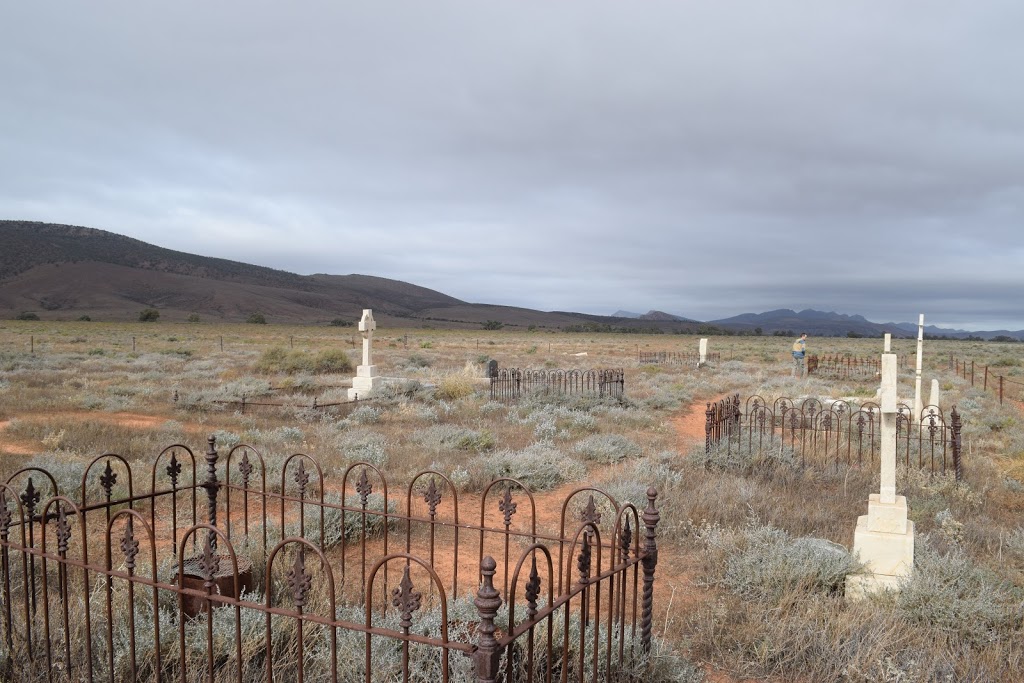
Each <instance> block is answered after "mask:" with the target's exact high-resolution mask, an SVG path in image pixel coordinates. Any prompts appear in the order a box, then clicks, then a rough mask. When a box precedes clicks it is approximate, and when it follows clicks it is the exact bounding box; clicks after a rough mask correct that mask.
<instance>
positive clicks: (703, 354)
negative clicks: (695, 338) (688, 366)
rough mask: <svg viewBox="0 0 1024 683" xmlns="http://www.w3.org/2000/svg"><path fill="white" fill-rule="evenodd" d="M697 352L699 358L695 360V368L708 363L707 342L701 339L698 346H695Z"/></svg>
mask: <svg viewBox="0 0 1024 683" xmlns="http://www.w3.org/2000/svg"><path fill="white" fill-rule="evenodd" d="M697 350H698V352H699V354H700V356H699V357H698V359H697V367H698V368H699V367H700V366H702V365H704V364H705V363H707V362H708V340H707V339H701V340H700V344H699V345H698V346H697Z"/></svg>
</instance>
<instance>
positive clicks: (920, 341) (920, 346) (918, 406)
mask: <svg viewBox="0 0 1024 683" xmlns="http://www.w3.org/2000/svg"><path fill="white" fill-rule="evenodd" d="M923 351H924V313H921V314H920V316H919V317H918V319H917V375H916V377H915V379H914V424H918V423H920V422H921V413H922V412H923V411H924V405H923V404H922V403H921V401H922V398H921V359H922V352H923Z"/></svg>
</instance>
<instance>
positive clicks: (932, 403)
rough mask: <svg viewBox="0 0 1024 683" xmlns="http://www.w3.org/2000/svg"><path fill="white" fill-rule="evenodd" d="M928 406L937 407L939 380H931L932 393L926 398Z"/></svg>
mask: <svg viewBox="0 0 1024 683" xmlns="http://www.w3.org/2000/svg"><path fill="white" fill-rule="evenodd" d="M928 405H930V406H935V407H936V408H938V407H939V380H937V379H933V380H932V393H931V395H930V396H929V397H928Z"/></svg>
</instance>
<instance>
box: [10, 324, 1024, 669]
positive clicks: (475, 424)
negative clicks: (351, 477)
mask: <svg viewBox="0 0 1024 683" xmlns="http://www.w3.org/2000/svg"><path fill="white" fill-rule="evenodd" d="M32 338H34V339H32ZM133 338H134V350H133ZM221 339H223V350H222V348H221ZM375 339H376V345H375V360H376V362H377V364H378V365H379V366H380V368H381V372H382V374H384V375H387V376H400V377H405V378H408V380H409V382H408V383H406V384H403V385H402V386H401V387H399V388H396V389H394V390H390V391H388V392H382V395H381V396H379V397H378V398H377V400H376V401H374V402H372V403H368V404H366V405H364V406H361V407H359V408H358V410H356V411H355V412H352V413H351V414H347V411H346V412H345V414H343V413H342V412H340V411H338V412H332V411H331V410H326V411H321V410H318V411H309V410H305V411H303V410H289V409H264V410H260V411H259V412H252V413H247V414H245V415H241V414H239V413H236V412H234V411H233V410H231V409H226V408H224V407H222V406H221V404H217V403H215V401H216V400H235V399H237V398H238V397H240V396H241V395H242V394H245V395H246V396H248V397H250V398H252V397H257V396H263V397H272V398H273V399H275V400H277V399H284V400H289V399H292V398H294V399H296V402H302V403H309V402H310V400H311V399H312V397H317V398H318V399H321V398H322V399H324V400H322V401H321V403H326V402H328V400H327V399H330V398H337V397H340V396H343V395H344V390H345V384H346V382H345V380H346V376H345V375H344V374H333V373H329V372H321V371H320V370H321V369H322V368H320V369H318V368H317V366H316V365H315V364H312V365H309V364H307V365H303V364H301V363H300V364H298V366H297V367H294V368H292V367H290V366H288V365H287V364H286V365H282V366H281V367H278V368H275V367H266V368H265V370H266V371H267V372H265V373H263V374H259V373H258V372H257V368H258V366H259V364H260V360H261V358H263V357H265V354H266V353H267V352H268V350H274V349H277V350H276V351H271V355H275V356H276V357H282V356H283V358H284V359H285V360H287V359H288V358H290V357H296V358H297V357H299V356H301V357H303V358H306V359H315V358H317V357H325V358H332V357H333V358H335V359H337V358H339V357H340V356H341V355H347V356H349V357H356V358H357V356H355V355H354V354H355V353H357V352H358V348H357V345H356V342H357V335H355V334H354V333H353V332H352V331H351V330H340V329H337V328H308V327H282V326H274V325H267V326H262V325H258V326H256V325H205V324H199V325H185V324H164V323H151V324H146V325H142V324H135V325H132V324H125V325H114V324H105V323H50V322H17V323H15V322H3V323H0V349H2V350H0V421H11V422H10V423H9V424H7V425H6V427H3V428H2V431H0V456H2V458H0V470H2V473H10V472H12V471H13V470H14V469H16V468H18V467H21V466H23V465H24V464H26V463H28V462H30V461H32V460H33V459H34V458H36V457H37V456H38V457H39V460H37V462H44V461H45V462H47V463H49V466H52V467H58V468H60V469H61V472H62V478H61V480H62V481H67V482H75V481H76V478H75V477H76V475H77V476H78V477H80V474H81V463H83V462H85V461H86V460H87V459H88V458H90V457H92V456H95V455H98V454H99V453H100V452H103V451H113V452H117V453H120V454H122V455H124V456H125V457H126V458H128V459H129V460H130V461H131V462H133V463H134V462H139V463H148V462H149V461H151V459H152V457H153V456H154V455H155V453H156V452H157V450H158V449H159V448H160V447H162V446H164V445H167V444H169V443H171V442H172V441H182V442H185V443H187V444H190V445H192V446H193V448H195V449H197V450H198V449H200V448H202V445H203V440H204V438H205V436H206V435H208V434H211V433H217V434H218V435H219V436H220V441H221V443H225V444H226V443H230V442H232V441H238V440H241V441H245V442H249V443H253V444H254V445H256V446H257V447H259V448H260V449H261V450H262V451H263V453H264V455H265V456H266V457H268V460H269V461H270V462H271V463H279V462H281V461H282V460H283V458H284V457H286V456H287V455H288V454H290V453H293V452H296V451H301V452H305V453H308V454H310V455H312V456H313V457H315V458H317V459H318V460H319V461H320V462H321V463H322V464H323V466H324V467H325V469H327V470H328V471H331V470H334V471H337V469H338V468H341V467H344V466H345V465H347V464H348V463H351V462H354V461H356V460H370V461H371V462H375V463H378V464H380V465H381V466H383V467H385V468H386V470H387V472H388V474H389V478H390V479H391V480H392V481H394V482H396V483H404V482H405V481H407V480H408V477H409V476H410V475H411V474H412V473H414V472H417V471H419V470H421V469H426V468H431V467H432V468H434V469H438V470H440V471H442V472H444V473H445V474H446V475H448V476H450V477H451V478H452V479H453V481H455V482H456V484H457V485H458V486H459V487H460V488H461V489H463V490H466V491H473V490H476V489H479V487H480V486H481V485H482V483H483V482H485V481H487V480H488V479H489V478H490V477H491V476H493V475H494V474H497V473H511V472H513V471H516V472H517V473H518V474H519V475H520V476H527V477H533V478H534V479H533V482H534V484H535V485H536V486H537V487H538V488H539V489H543V488H550V487H553V486H558V485H560V484H562V483H563V482H567V481H571V482H578V483H595V484H598V485H602V486H605V487H606V488H607V489H608V490H610V491H612V492H613V494H614V495H615V496H616V497H617V498H619V499H620V500H630V501H632V502H634V503H635V504H637V505H639V506H642V505H645V504H646V499H645V496H644V493H645V491H646V488H647V486H649V485H650V484H654V485H656V486H657V487H658V489H659V492H660V494H661V495H660V499H659V507H660V509H661V514H662V521H661V523H660V526H659V543H660V547H661V553H660V558H661V559H660V564H659V572H661V573H662V574H663V575H664V576H665V577H667V578H668V577H671V580H672V581H679V580H682V581H685V582H689V583H690V584H692V585H695V586H696V588H695V590H693V591H691V596H690V597H689V598H688V602H687V604H686V605H685V608H683V609H678V605H676V608H674V609H673V611H672V612H671V613H662V614H661V615H660V617H659V622H658V623H659V626H660V627H661V629H664V630H665V635H666V637H667V638H668V640H669V642H670V643H671V644H673V645H674V646H675V648H676V649H677V650H678V651H681V652H683V653H685V654H687V656H689V657H691V658H693V659H696V660H699V661H702V662H707V663H711V664H713V665H714V666H716V667H718V668H720V669H723V670H726V671H729V672H731V673H732V674H733V675H735V676H746V677H755V678H758V679H768V678H770V677H775V678H776V679H778V680H813V681H862V680H863V681H868V680H878V681H944V680H1015V679H1021V678H1024V672H1022V669H1021V666H1022V664H1021V661H1020V652H1019V648H1018V647H1016V646H1015V645H1014V643H1015V642H1019V638H1020V635H1021V633H1020V630H1021V615H1020V613H1019V611H1017V612H1015V611H1014V610H1013V609H1012V607H1013V605H1018V606H1019V604H1020V602H1021V600H1022V599H1024V598H1022V597H1021V595H1020V590H1021V587H1022V586H1024V569H1022V568H1024V564H1022V562H1024V527H1022V524H1021V521H1020V520H1021V518H1020V514H1021V512H1022V511H1024V416H1022V414H1021V412H1020V411H1019V410H1018V408H1017V407H1016V406H1013V405H1010V404H1009V403H1008V404H1006V405H1004V406H1002V407H1000V406H999V405H998V404H997V402H996V401H995V399H994V396H993V393H992V392H991V391H988V392H985V391H983V390H982V388H981V386H980V385H981V382H982V381H983V379H982V377H981V376H980V375H978V376H976V377H975V386H974V387H972V386H971V383H970V380H969V379H968V380H964V379H963V378H958V377H954V376H952V374H951V373H949V372H948V370H947V367H946V366H947V360H948V356H949V354H950V353H953V354H955V355H956V356H957V357H960V358H969V359H974V360H975V361H976V363H977V366H981V365H983V364H998V365H997V367H999V368H1000V370H1001V371H1003V372H1004V373H1006V374H1012V373H1021V372H1024V370H1022V367H1024V345H1014V344H992V343H976V342H928V343H927V345H926V352H927V354H928V355H927V357H926V363H925V373H924V374H925V378H926V384H927V380H929V379H930V378H931V377H936V378H938V379H939V380H940V382H941V383H942V384H943V387H944V389H943V392H944V393H943V403H944V404H946V405H949V404H950V403H954V402H955V403H956V404H957V405H958V406H959V408H960V411H961V413H962V415H963V418H964V424H965V427H964V449H965V453H966V459H965V462H966V483H965V484H959V485H958V484H956V482H954V481H951V480H950V479H948V478H942V477H926V476H921V475H920V474H919V473H917V472H914V471H910V472H902V471H901V473H900V477H901V479H900V484H899V485H900V489H901V491H902V492H904V493H906V495H907V496H908V500H909V502H910V508H911V517H912V519H913V520H914V521H915V523H916V525H917V528H918V531H919V532H920V533H921V534H922V535H926V536H927V538H928V541H927V543H928V547H929V548H930V550H929V551H928V552H930V553H932V555H929V556H927V557H937V558H940V560H941V561H935V562H931V563H930V564H929V562H930V561H929V560H928V559H924V558H926V556H925V555H924V554H922V555H921V556H920V557H921V558H922V560H921V565H920V567H919V569H920V572H919V575H920V577H921V583H920V584H919V585H915V586H914V588H913V590H912V591H909V592H908V594H913V595H919V594H923V595H926V596H934V601H935V605H934V607H935V609H932V610H930V611H929V610H927V609H921V608H920V606H918V607H913V606H911V605H908V604H901V603H899V602H897V601H895V600H890V601H886V600H877V601H869V602H867V603H862V604H857V605H851V604H847V603H846V602H845V601H843V600H842V599H841V598H840V597H839V595H838V594H837V591H836V587H835V583H834V582H833V583H830V584H829V586H830V588H828V589H821V588H820V585H819V584H815V583H814V582H811V583H808V582H806V581H805V580H803V579H799V580H788V582H787V581H782V582H780V583H778V584H773V585H774V587H773V588H771V589H769V588H768V587H766V586H764V585H759V584H756V583H750V582H747V583H741V582H738V579H737V578H736V572H737V571H738V569H736V568H737V567H740V566H745V565H743V562H742V561H741V560H744V559H746V560H749V559H750V556H749V555H744V553H745V552H746V549H747V548H749V547H751V542H752V541H751V538H752V537H745V536H744V534H749V533H751V532H752V530H756V529H757V528H760V527H757V526H754V527H752V526H751V524H752V522H751V520H757V521H756V525H761V526H762V527H764V528H767V527H768V526H770V528H771V529H774V530H775V532H773V533H775V534H776V535H777V536H778V538H781V539H782V540H780V541H779V543H777V544H776V545H774V546H773V545H771V544H766V545H764V550H763V551H762V555H764V556H766V557H769V556H773V554H781V555H782V556H783V557H785V556H786V555H787V553H788V554H789V555H790V556H792V555H793V546H792V545H787V543H790V544H791V543H792V542H795V541H796V539H801V538H805V537H811V538H817V539H824V540H826V541H830V542H834V543H838V544H840V545H843V546H846V547H850V546H851V545H852V541H853V529H854V525H855V522H856V518H857V516H859V515H861V514H864V511H865V510H866V499H867V495H868V493H869V492H871V491H872V490H876V489H877V486H878V481H877V475H875V474H874V473H872V472H865V471H861V470H856V469H843V470H840V471H835V470H829V471H819V470H813V469H807V470H801V469H799V468H797V467H795V466H793V464H792V463H787V462H781V461H780V462H773V463H772V464H771V466H770V467H765V466H761V465H757V466H754V465H752V464H750V463H743V464H742V466H736V467H732V466H716V467H711V468H707V467H705V466H704V463H702V462H700V460H699V458H698V459H696V460H694V459H690V458H688V457H686V455H687V452H688V451H689V450H690V446H691V444H689V443H684V442H680V440H679V439H678V437H677V435H676V433H675V431H674V429H673V427H672V424H671V419H672V418H673V417H674V416H677V415H678V414H680V412H681V411H684V410H686V409H687V407H688V406H689V405H691V404H693V403H697V404H699V405H703V403H704V402H705V401H708V400H712V399H714V398H717V397H719V396H721V395H723V394H725V393H733V392H738V393H740V395H741V396H742V397H744V398H745V397H747V396H749V395H752V394H754V393H757V394H759V395H761V396H763V397H765V398H766V399H767V400H768V401H769V402H770V401H772V400H774V399H775V398H777V397H780V396H789V397H803V396H817V397H819V398H826V397H829V398H841V397H861V398H864V397H867V396H870V395H872V394H873V393H874V387H871V386H868V385H866V384H858V383H842V384H832V383H827V382H823V381H819V380H816V379H810V380H794V379H792V378H791V377H790V376H789V363H788V358H787V356H788V343H787V340H785V339H778V338H754V337H743V338H738V337H733V338H712V339H711V350H713V351H718V352H721V354H722V361H721V362H719V363H717V364H715V365H713V366H710V367H706V368H703V369H701V370H700V371H699V372H698V371H695V370H693V369H692V368H686V367H682V366H676V367H674V366H671V365H665V366H642V367H641V366H638V364H637V363H636V360H635V359H636V352H637V350H676V351H679V350H682V351H686V350H695V349H696V347H697V339H696V338H694V337H677V336H669V335H650V336H632V335H629V336H618V335H600V334H580V335H568V334H550V333H507V334H506V333H503V332H488V333H486V334H483V333H481V334H478V335H476V334H473V333H471V332H453V331H434V330H379V331H378V335H377V337H376V338H375ZM811 342H812V345H811V349H812V350H814V351H817V352H821V353H824V352H827V353H852V354H854V355H857V356H865V355H869V354H873V353H877V352H878V350H879V347H880V343H879V342H878V341H877V340H863V339H812V340H811ZM30 344H34V347H35V355H31V354H30V353H29V351H30ZM894 346H895V350H896V352H897V353H900V354H912V352H913V347H914V343H913V342H912V341H907V340H897V341H896V342H894ZM339 352H343V353H342V354H339ZM581 352H586V353H587V355H586V356H585V357H584V356H576V355H575V354H578V353H581ZM491 358H494V359H496V360H498V361H499V363H500V364H501V365H502V366H507V367H522V368H527V367H530V368H543V367H548V368H554V367H557V368H571V367H585V368H591V367H623V368H625V370H626V373H627V375H626V400H625V401H624V402H623V403H621V404H619V403H614V402H607V401H599V400H576V399H564V398H556V399H547V400H545V399H535V400H530V401H524V402H522V403H520V404H517V405H504V404H497V403H492V402H490V401H489V400H488V398H487V395H486V392H485V387H486V383H483V382H481V381H480V378H482V376H483V364H484V362H485V361H486V360H488V359H491ZM910 366H911V367H912V363H911V364H910ZM1014 376H1016V375H1014ZM900 383H901V387H900V394H901V396H908V395H912V387H913V374H912V372H909V371H904V372H903V373H901V376H900ZM175 392H177V393H178V396H179V400H178V402H177V403H175V402H174V401H173V400H172V399H173V396H174V393H175ZM299 399H301V401H300V400H299ZM698 450H699V451H701V452H702V449H698ZM271 467H274V465H273V464H272V465H271ZM515 468H519V469H515ZM4 476H6V474H4ZM69 485H71V484H69ZM715 534H717V535H718V536H717V538H720V539H721V538H731V539H733V541H735V542H730V543H720V544H719V545H717V546H714V547H713V548H712V547H711V546H710V545H709V541H708V539H709V538H710V537H711V536H713V535H715ZM744 539H746V540H744ZM755 540H756V538H755ZM762 540H764V539H763V538H762ZM922 543H923V542H922ZM755 547H759V546H755ZM922 547H923V545H922ZM799 557H801V558H802V564H800V566H802V567H803V568H804V569H814V568H815V566H816V564H815V563H816V562H817V560H816V559H815V557H816V556H814V555H813V554H811V555H800V556H799ZM748 564H749V563H748ZM754 564H756V563H754ZM784 564H785V563H781V564H780V565H778V566H782V565H784ZM943 565H944V566H947V567H949V566H956V567H959V568H960V574H958V575H957V576H953V577H950V576H946V575H942V574H941V573H938V569H936V567H941V566H943ZM778 566H776V565H772V567H770V569H771V572H775V571H781V570H780V569H778ZM729 567H732V568H733V570H732V571H733V573H732V574H729V576H730V577H732V578H729V579H728V580H727V579H726V576H727V571H728V570H729ZM762 569H763V568H762ZM684 572H685V573H686V577H685V579H680V574H681V573H684ZM771 572H768V573H769V574H770V573H771ZM801 576H806V574H805V575H801ZM958 581H959V583H958ZM740 585H742V586H743V589H742V590H737V587H738V586H740ZM658 586H659V588H658V590H659V591H660V590H664V589H663V588H662V586H663V584H661V583H659V584H658ZM915 591H920V592H915ZM978 591H984V592H985V594H986V595H987V596H989V597H991V598H992V599H991V600H990V601H989V602H987V603H981V604H979V603H977V602H975V603H972V602H970V601H969V600H967V597H968V594H969V593H970V592H975V593H976V592H978ZM658 600H659V602H658V603H657V604H658V605H659V606H658V607H657V609H659V610H666V609H667V604H668V603H667V598H666V597H665V596H664V594H663V593H659V598H658ZM662 600H664V602H662ZM1014 601H1016V602H1014ZM943 606H945V607H948V608H949V609H950V610H953V612H952V613H953V614H968V613H970V614H973V615H974V616H972V617H970V618H969V620H970V622H971V623H970V624H965V625H964V628H959V627H957V625H956V624H955V623H954V624H951V623H950V622H949V621H948V620H947V618H946V615H948V614H950V612H948V611H944V609H945V607H943ZM970 610H973V611H970ZM964 619H968V618H966V617H965V618H964ZM662 620H663V621H662ZM968 627H969V628H968Z"/></svg>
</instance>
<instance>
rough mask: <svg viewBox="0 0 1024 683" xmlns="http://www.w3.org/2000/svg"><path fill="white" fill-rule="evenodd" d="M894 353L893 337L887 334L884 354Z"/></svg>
mask: <svg viewBox="0 0 1024 683" xmlns="http://www.w3.org/2000/svg"><path fill="white" fill-rule="evenodd" d="M891 351H892V335H891V334H889V333H888V332H886V333H885V350H884V351H883V353H890V352H891Z"/></svg>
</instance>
